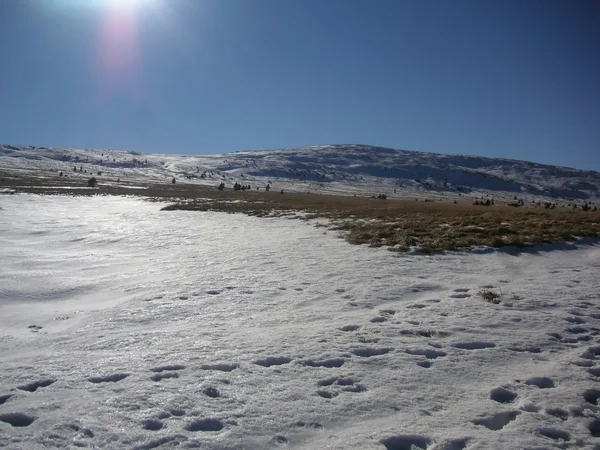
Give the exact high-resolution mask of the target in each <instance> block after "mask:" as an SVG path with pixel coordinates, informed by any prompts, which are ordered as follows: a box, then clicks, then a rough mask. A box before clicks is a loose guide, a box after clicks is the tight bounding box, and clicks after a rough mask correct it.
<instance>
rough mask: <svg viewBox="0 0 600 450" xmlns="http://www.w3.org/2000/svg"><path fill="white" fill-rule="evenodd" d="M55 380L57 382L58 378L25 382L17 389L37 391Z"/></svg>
mask: <svg viewBox="0 0 600 450" xmlns="http://www.w3.org/2000/svg"><path fill="white" fill-rule="evenodd" d="M55 382H56V380H52V379H47V380H41V381H34V382H33V383H28V384H23V385H21V386H17V389H20V390H22V391H27V392H35V391H37V390H38V389H39V388H45V387H48V386H50V385H51V384H54V383H55ZM0 404H1V403H0Z"/></svg>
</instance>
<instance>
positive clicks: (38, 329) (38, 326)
mask: <svg viewBox="0 0 600 450" xmlns="http://www.w3.org/2000/svg"><path fill="white" fill-rule="evenodd" d="M27 328H29V329H30V330H31V331H32V332H33V333H37V332H38V331H40V330H41V329H42V328H44V327H43V326H41V325H29V326H28V327H27Z"/></svg>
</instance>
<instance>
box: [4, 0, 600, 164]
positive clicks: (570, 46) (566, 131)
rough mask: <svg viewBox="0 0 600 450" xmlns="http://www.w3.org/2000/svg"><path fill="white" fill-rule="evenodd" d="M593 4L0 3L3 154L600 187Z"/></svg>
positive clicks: (599, 74)
mask: <svg viewBox="0 0 600 450" xmlns="http://www.w3.org/2000/svg"><path fill="white" fill-rule="evenodd" d="M599 80H600V3H599V2H597V1H595V0H591V1H567V0H564V1H556V0H544V1H542V0H536V1H524V0H518V1H513V0H503V1H492V0H453V1H446V0H437V1H433V0H422V1H419V0H414V1H402V0H371V1H368V0H0V142H2V143H11V144H29V145H44V146H55V147H79V148H110V149H123V150H135V151H142V152H151V153H187V154H202V153H221V152H230V151H236V150H244V149H267V148H285V147H297V146H309V145H316V144H343V143H360V144H372V145H380V146H387V147H393V148H403V149H408V150H423V151H432V152H439V153H462V154H472V155H482V156H491V157H505V158H515V159H526V160H532V161H537V162H542V163H549V164H558V165H567V166H573V167H579V168H585V169H594V170H600V81H599Z"/></svg>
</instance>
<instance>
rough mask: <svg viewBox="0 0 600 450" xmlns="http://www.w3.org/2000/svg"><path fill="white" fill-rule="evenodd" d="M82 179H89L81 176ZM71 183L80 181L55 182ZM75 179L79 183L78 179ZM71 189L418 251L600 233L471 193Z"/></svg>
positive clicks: (586, 221)
mask: <svg viewBox="0 0 600 450" xmlns="http://www.w3.org/2000/svg"><path fill="white" fill-rule="evenodd" d="M86 180H87V179H86ZM6 181H7V179H5V183H0V186H2V184H4V185H5V186H7V185H13V186H15V185H19V186H27V185H32V186H39V185H40V180H39V179H28V178H22V177H21V178H19V179H18V180H13V179H10V180H9V181H10V183H6ZM59 181H60V184H61V185H64V184H65V182H67V183H73V186H74V187H76V186H80V185H82V180H78V181H77V180H74V179H73V180H69V181H66V180H59ZM77 183H79V184H77ZM81 187H82V189H81V190H78V189H75V190H70V191H69V192H68V193H69V194H72V195H73V194H75V195H97V194H108V195H123V194H127V195H138V196H143V197H147V198H149V199H160V200H165V199H167V200H168V199H172V200H173V201H174V202H175V203H174V204H172V205H170V206H168V207H166V208H164V209H165V210H175V209H178V210H195V211H222V212H227V213H243V214H248V215H253V216H259V217H266V216H289V217H290V218H291V217H293V218H298V216H297V215H296V214H295V213H296V212H303V213H304V217H303V218H304V219H316V218H323V219H327V221H328V223H329V225H328V226H329V228H330V229H332V230H337V231H339V232H340V233H341V235H342V236H343V237H344V238H345V239H346V240H347V241H348V242H350V243H351V244H368V245H370V246H373V247H381V246H385V247H387V248H389V249H390V250H392V251H406V250H409V249H411V248H412V249H418V250H419V251H421V252H438V251H445V250H456V249H462V248H470V247H474V246H491V247H503V246H516V247H526V246H531V245H536V244H542V243H555V242H565V241H569V240H571V239H573V238H574V237H575V236H581V237H591V236H593V237H597V236H600V212H592V211H588V212H584V211H582V210H581V209H577V210H573V209H571V208H567V207H565V208H561V207H559V208H556V209H544V208H543V207H539V208H536V207H534V206H533V205H528V206H526V207H519V208H514V207H509V206H507V205H506V204H500V203H499V202H497V204H496V205H495V206H489V207H481V206H474V205H473V204H472V200H471V199H467V198H464V197H463V198H461V199H458V203H457V204H454V203H453V200H449V201H447V202H423V201H415V200H414V199H407V200H378V199H372V198H365V197H352V196H336V195H319V194H314V193H311V194H306V193H285V194H283V195H282V194H280V193H279V192H278V191H275V192H274V191H271V192H265V191H237V192H235V191H233V190H231V189H225V190H224V191H219V190H217V189H216V188H212V187H206V186H198V185H191V184H175V185H172V184H170V183H165V184H152V185H147V189H145V190H133V189H126V187H125V186H123V185H120V186H100V187H99V188H98V189H91V190H90V189H85V188H83V186H81ZM20 190H21V191H25V192H43V193H46V194H63V195H64V194H65V193H67V192H66V191H65V190H60V189H58V188H56V187H54V186H53V185H52V184H48V183H44V187H43V188H41V189H40V188H39V187H38V188H34V187H31V188H27V187H22V188H20Z"/></svg>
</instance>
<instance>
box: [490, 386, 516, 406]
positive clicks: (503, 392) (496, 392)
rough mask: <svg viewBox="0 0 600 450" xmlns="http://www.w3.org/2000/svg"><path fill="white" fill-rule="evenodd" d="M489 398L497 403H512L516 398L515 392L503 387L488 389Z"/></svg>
mask: <svg viewBox="0 0 600 450" xmlns="http://www.w3.org/2000/svg"><path fill="white" fill-rule="evenodd" d="M490 398H491V399H492V400H494V401H495V402H498V403H512V402H514V401H515V399H516V398H517V393H516V392H515V391H513V390H510V389H506V388H503V387H497V388H494V389H492V390H491V391H490Z"/></svg>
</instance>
